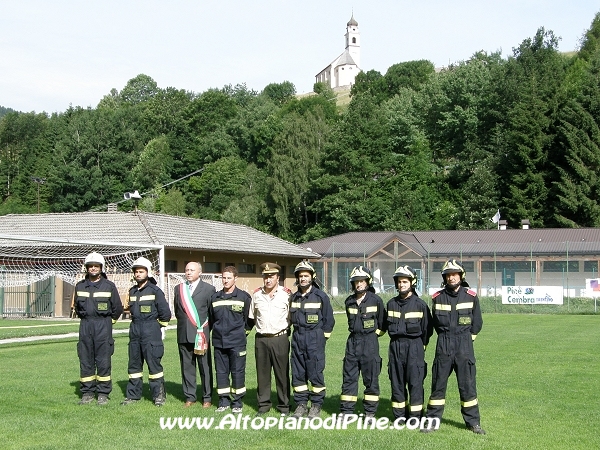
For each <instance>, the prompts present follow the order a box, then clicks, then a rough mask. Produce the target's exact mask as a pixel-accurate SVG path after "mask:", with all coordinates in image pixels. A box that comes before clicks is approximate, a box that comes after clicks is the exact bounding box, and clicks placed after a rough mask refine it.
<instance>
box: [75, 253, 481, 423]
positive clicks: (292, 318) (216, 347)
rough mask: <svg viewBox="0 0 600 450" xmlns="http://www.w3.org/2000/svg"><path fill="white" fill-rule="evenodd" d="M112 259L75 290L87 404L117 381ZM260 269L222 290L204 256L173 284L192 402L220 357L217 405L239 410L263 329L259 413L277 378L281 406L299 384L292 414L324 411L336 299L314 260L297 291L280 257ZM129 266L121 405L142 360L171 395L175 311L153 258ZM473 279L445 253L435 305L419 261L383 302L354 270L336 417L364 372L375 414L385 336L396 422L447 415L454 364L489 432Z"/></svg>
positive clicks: (133, 396) (473, 411) (298, 271)
mask: <svg viewBox="0 0 600 450" xmlns="http://www.w3.org/2000/svg"><path fill="white" fill-rule="evenodd" d="M104 266H105V262H104V258H103V257H102V255H100V254H98V253H91V254H90V255H88V257H87V258H86V260H85V267H86V276H85V279H84V280H82V281H81V282H79V283H78V284H77V286H76V289H75V291H76V292H75V305H74V307H75V310H76V313H77V315H78V316H79V317H80V318H81V325H80V332H79V342H78V346H77V350H78V355H79V359H80V385H81V393H82V398H81V401H80V404H87V403H91V402H93V401H94V400H95V396H96V394H97V402H98V404H100V405H103V404H107V403H108V395H109V394H110V392H111V388H112V385H111V356H112V354H113V351H114V340H113V338H112V324H113V323H114V322H115V321H116V320H117V319H118V318H119V316H120V315H121V314H122V313H123V305H122V302H121V299H120V297H119V294H118V292H117V289H116V287H115V285H114V284H113V283H112V282H110V281H109V280H107V278H106V275H105V273H104ZM260 269H261V273H262V278H263V283H262V286H261V287H259V288H257V289H256V290H254V291H253V292H252V294H249V293H247V292H245V291H244V290H242V289H239V288H238V287H237V286H236V282H237V278H238V272H237V269H236V268H235V267H234V266H227V267H225V268H224V269H223V271H222V274H221V275H222V282H223V288H222V289H221V290H219V291H216V290H215V288H214V287H213V286H212V285H210V284H208V283H205V282H203V281H202V280H201V279H200V275H201V274H202V266H201V264H200V263H198V262H190V263H188V264H187V265H186V268H185V278H186V282H185V283H182V284H180V285H178V286H177V287H176V288H175V292H174V315H175V317H176V318H177V344H178V349H179V360H180V365H181V379H182V388H183V394H184V396H185V403H184V407H185V408H189V407H191V406H193V405H194V404H196V403H197V402H198V398H197V383H196V375H197V371H199V373H200V378H201V384H202V406H203V407H204V408H210V407H211V406H212V396H213V387H214V381H213V357H214V373H215V378H216V385H217V389H216V390H217V395H218V405H217V409H216V411H217V412H225V411H227V410H229V409H231V412H233V413H241V412H242V408H243V397H244V394H245V392H246V386H245V372H246V346H247V335H248V334H249V333H250V331H251V330H252V329H253V328H255V331H256V333H255V351H254V353H255V360H256V374H257V402H258V412H257V415H263V414H265V413H267V412H268V411H269V410H270V409H271V407H272V403H271V381H272V375H274V378H275V386H276V393H277V405H276V409H277V410H278V411H279V413H281V414H282V415H288V414H290V413H291V411H290V394H291V392H293V400H294V405H295V409H294V411H293V413H292V416H293V417H296V418H301V417H308V418H315V417H319V416H320V414H321V408H322V405H323V402H324V399H325V391H326V385H325V379H324V369H325V353H326V352H325V347H326V342H327V339H329V337H330V336H331V333H332V331H333V328H334V325H335V319H334V314H333V308H332V305H331V301H330V299H329V297H328V296H327V294H326V293H325V292H323V291H322V290H321V289H320V287H319V285H318V283H317V280H316V271H315V268H314V267H313V265H312V264H311V263H310V262H308V261H302V262H300V263H299V264H298V265H297V266H296V267H295V269H294V275H295V278H296V286H297V290H296V292H291V291H290V290H289V289H288V288H286V287H284V286H281V285H280V284H279V277H280V271H281V267H280V266H279V265H278V264H275V263H269V262H267V263H264V264H262V265H261V266H260ZM132 272H133V278H134V281H135V285H134V286H133V287H132V288H131V289H130V291H129V297H128V301H127V309H128V311H129V313H130V315H131V320H132V323H131V326H130V330H129V364H128V373H129V382H128V384H127V389H126V398H125V400H123V402H122V403H121V404H123V405H127V404H131V403H134V402H137V401H139V400H140V399H141V396H142V374H143V363H144V361H146V364H147V365H148V372H149V384H150V390H151V392H152V398H153V402H154V404H155V405H157V406H162V405H164V404H165V401H166V393H165V388H164V374H163V369H162V365H161V358H162V356H163V353H164V346H163V337H164V327H166V326H167V325H168V323H169V320H170V319H171V311H170V309H169V305H168V303H167V301H166V299H165V296H164V293H163V292H162V291H161V289H160V288H159V287H158V286H157V285H156V280H155V279H154V278H153V276H152V265H151V263H150V261H148V260H147V259H146V258H138V259H137V260H136V261H135V262H134V263H133V264H132ZM465 275H466V273H465V270H464V267H463V266H462V265H461V264H460V263H459V262H458V261H456V260H449V261H447V262H446V263H445V265H444V266H443V268H442V279H443V284H442V287H443V289H441V290H439V291H437V292H436V293H435V294H434V295H433V297H432V308H431V309H430V308H429V307H428V305H427V304H426V303H425V302H424V301H423V300H422V299H420V298H419V297H418V295H417V292H416V289H415V288H416V284H417V273H416V271H415V270H414V269H413V268H411V267H409V266H401V267H399V268H398V269H397V270H396V272H395V273H394V276H393V279H394V285H395V287H396V289H397V291H398V295H397V296H395V297H394V298H392V299H391V300H389V301H388V303H387V305H384V303H383V300H382V299H381V298H380V297H379V296H378V295H377V294H376V293H375V289H374V288H373V282H372V281H373V280H372V276H371V272H370V271H369V269H368V268H366V267H364V266H357V267H355V268H354V269H353V270H352V272H351V274H350V284H351V287H352V294H351V295H349V296H348V298H347V299H346V301H345V312H346V317H347V320H348V331H349V335H348V339H347V342H346V349H345V354H344V360H343V369H342V375H343V382H342V392H341V397H340V414H339V417H343V416H344V415H345V414H354V410H355V406H356V403H357V401H358V390H359V386H358V383H359V376H361V375H362V382H363V384H364V387H365V390H364V395H363V400H362V401H363V409H364V414H365V416H366V420H370V419H374V418H375V415H376V412H377V408H378V404H379V395H380V389H379V375H380V372H381V366H382V359H381V356H380V353H379V338H380V337H381V336H382V335H384V334H385V333H386V332H387V333H388V334H389V336H390V342H389V350H388V375H389V379H390V382H391V391H392V398H391V402H392V413H393V415H394V419H399V418H404V419H410V418H414V417H416V418H420V417H422V416H426V417H430V418H438V419H440V420H441V417H442V414H443V411H444V405H445V394H446V387H447V382H448V378H449V376H450V374H451V373H452V371H454V372H455V373H456V377H457V381H458V388H459V393H460V400H461V412H462V415H463V419H464V421H465V424H466V426H467V428H468V429H469V430H471V431H473V432H474V433H477V434H485V431H484V430H483V429H482V428H481V426H480V417H479V408H478V400H477V391H476V383H475V355H474V351H473V341H474V339H475V337H476V336H477V334H478V333H479V331H480V330H481V328H482V324H483V321H482V317H481V309H480V306H479V299H478V298H477V295H476V293H475V292H474V291H473V290H470V289H468V284H467V282H466V280H465ZM433 329H435V330H436V332H437V335H438V339H437V347H436V353H435V358H434V362H433V370H432V388H431V396H430V399H429V402H428V404H427V406H426V407H425V405H424V402H425V399H424V389H423V384H424V380H425V377H426V375H427V364H426V362H425V350H426V348H427V345H428V343H429V340H430V338H431V336H432V334H433ZM290 335H291V343H290V338H289V337H290ZM211 339H212V345H211ZM211 347H212V351H211ZM290 350H291V352H290ZM290 373H291V378H290ZM290 386H291V389H290ZM435 429H436V428H428V429H423V430H422V431H425V432H430V431H435Z"/></svg>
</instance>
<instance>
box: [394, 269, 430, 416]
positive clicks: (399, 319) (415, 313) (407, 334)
mask: <svg viewBox="0 0 600 450" xmlns="http://www.w3.org/2000/svg"><path fill="white" fill-rule="evenodd" d="M394 285H395V286H396V288H397V289H398V295H397V296H396V297H394V298H392V299H391V300H390V301H389V302H388V303H387V331H388V334H389V335H390V348H389V351H388V375H389V377H390V383H391V385H392V413H393V414H394V419H398V418H401V417H404V418H406V419H409V418H411V417H421V414H422V413H423V403H424V400H425V398H424V396H425V394H424V392H423V382H424V381H425V376H426V375H427V365H426V363H425V349H426V348H427V344H428V343H429V339H430V338H431V335H432V334H433V326H432V318H431V312H430V310H429V307H428V306H427V304H426V303H425V302H424V301H423V300H421V299H420V298H419V297H418V295H417V292H416V290H415V287H416V285H417V273H416V271H415V270H414V269H413V268H412V267H409V266H400V267H398V269H396V272H394ZM407 394H408V395H407ZM409 398H410V403H409V402H408V400H409ZM409 405H410V406H409Z"/></svg>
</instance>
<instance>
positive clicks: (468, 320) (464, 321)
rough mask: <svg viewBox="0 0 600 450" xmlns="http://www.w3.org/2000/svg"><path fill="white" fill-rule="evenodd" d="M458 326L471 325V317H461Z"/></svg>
mask: <svg viewBox="0 0 600 450" xmlns="http://www.w3.org/2000/svg"><path fill="white" fill-rule="evenodd" d="M458 324H459V325H471V317H470V316H459V317H458Z"/></svg>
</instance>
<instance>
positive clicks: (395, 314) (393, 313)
mask: <svg viewBox="0 0 600 450" xmlns="http://www.w3.org/2000/svg"><path fill="white" fill-rule="evenodd" d="M388 317H396V318H398V319H399V318H400V317H402V313H401V312H400V311H388Z"/></svg>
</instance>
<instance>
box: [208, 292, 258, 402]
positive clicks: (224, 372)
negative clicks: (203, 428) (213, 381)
mask: <svg viewBox="0 0 600 450" xmlns="http://www.w3.org/2000/svg"><path fill="white" fill-rule="evenodd" d="M251 300H252V299H251V297H250V294H248V293H247V292H246V291H242V290H241V289H238V288H237V287H236V288H235V290H234V291H233V292H232V293H231V294H225V293H224V292H223V290H220V291H218V292H215V293H214V294H213V295H212V298H211V300H210V304H209V308H208V322H209V325H210V327H211V329H212V343H213V346H214V358H215V373H216V378H217V393H218V395H219V406H230V405H231V407H232V408H241V407H242V398H243V397H244V394H245V393H246V335H247V333H248V332H249V331H250V330H251V329H252V327H251V326H249V322H248V311H249V309H250V301H251ZM230 374H231V384H230V382H229V375H230Z"/></svg>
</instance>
